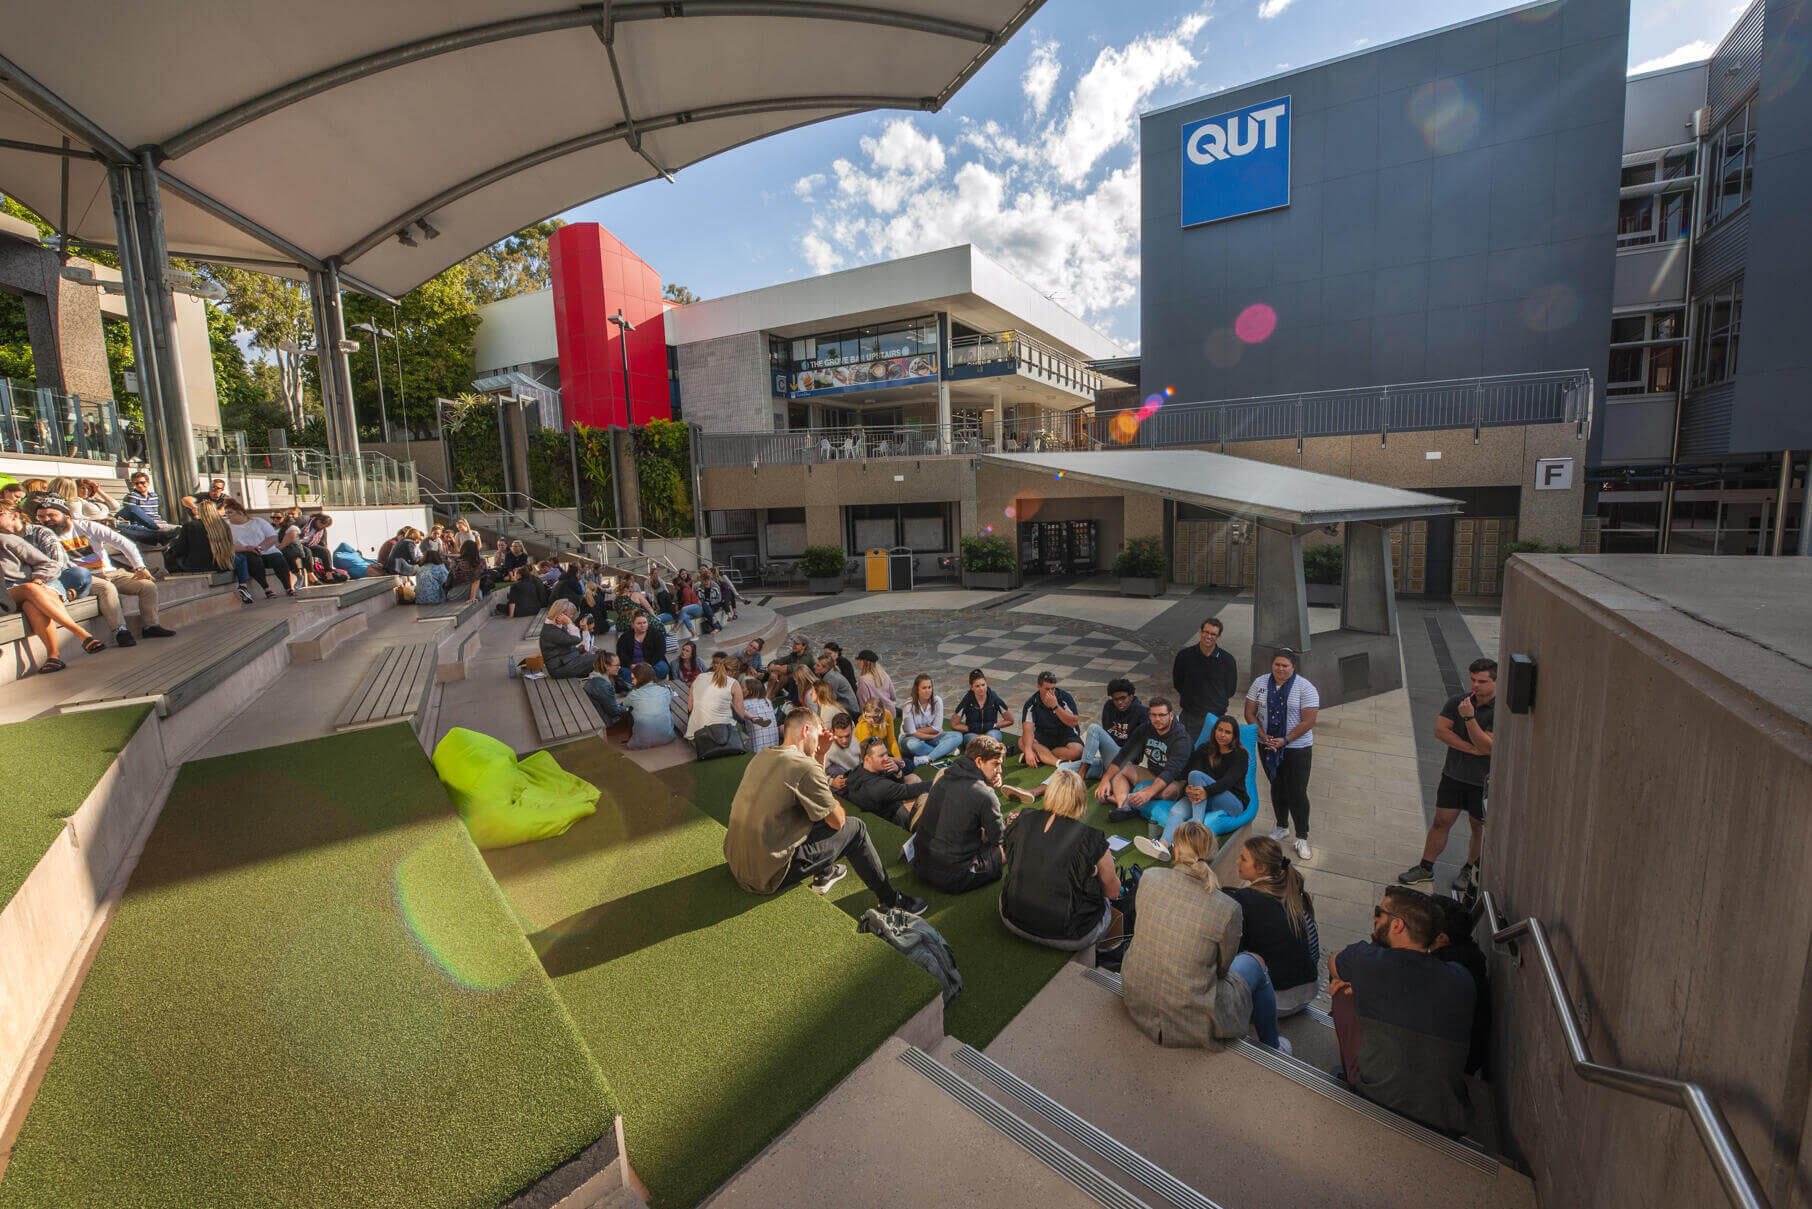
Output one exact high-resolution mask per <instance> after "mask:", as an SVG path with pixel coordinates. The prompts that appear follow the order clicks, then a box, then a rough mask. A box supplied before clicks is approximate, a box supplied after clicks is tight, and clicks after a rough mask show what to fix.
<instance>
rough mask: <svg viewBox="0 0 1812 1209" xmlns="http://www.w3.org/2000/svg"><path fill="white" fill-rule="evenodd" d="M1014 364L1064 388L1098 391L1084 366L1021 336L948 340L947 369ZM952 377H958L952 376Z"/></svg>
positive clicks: (1092, 375)
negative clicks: (948, 365) (948, 356)
mask: <svg viewBox="0 0 1812 1209" xmlns="http://www.w3.org/2000/svg"><path fill="white" fill-rule="evenodd" d="M1003 362H1012V363H1014V369H1015V371H1016V372H1018V373H1023V374H1029V375H1031V376H1032V377H1035V378H1041V379H1043V380H1044V381H1047V382H1051V383H1053V384H1055V385H1058V386H1064V387H1068V388H1069V389H1071V390H1074V391H1077V392H1078V393H1081V394H1086V395H1089V396H1091V397H1092V396H1093V395H1094V393H1095V392H1096V391H1098V390H1100V389H1101V375H1100V374H1098V373H1096V372H1095V371H1094V370H1092V369H1090V368H1089V367H1088V366H1087V365H1085V364H1083V363H1082V362H1081V361H1078V360H1077V359H1076V358H1074V357H1072V356H1070V355H1069V354H1068V353H1062V352H1058V351H1057V350H1056V349H1054V348H1052V347H1051V346H1050V345H1048V344H1045V343H1043V342H1042V341H1040V340H1036V339H1034V338H1032V337H1031V336H1028V335H1026V334H1025V333H1024V332H1014V331H1006V332H983V333H981V334H979V335H975V336H953V337H951V340H950V369H951V370H953V371H956V370H960V369H961V368H962V367H964V366H970V365H998V364H1001V363H1003ZM953 376H959V377H960V376H962V375H960V374H956V375H953Z"/></svg>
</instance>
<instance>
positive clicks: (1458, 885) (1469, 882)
mask: <svg viewBox="0 0 1812 1209" xmlns="http://www.w3.org/2000/svg"><path fill="white" fill-rule="evenodd" d="M1477 878H1478V870H1476V869H1474V868H1473V867H1472V866H1471V865H1462V866H1461V867H1460V872H1459V874H1458V875H1457V876H1456V877H1455V878H1454V879H1453V889H1454V892H1455V893H1457V894H1466V893H1468V892H1470V891H1471V890H1473V889H1474V888H1476V886H1477Z"/></svg>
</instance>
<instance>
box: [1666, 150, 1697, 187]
mask: <svg viewBox="0 0 1812 1209" xmlns="http://www.w3.org/2000/svg"><path fill="white" fill-rule="evenodd" d="M1693 159H1694V154H1693V152H1691V151H1681V152H1678V153H1675V154H1670V155H1668V156H1667V157H1666V158H1665V159H1663V160H1662V161H1661V179H1662V180H1670V181H1671V180H1678V179H1680V178H1681V177H1683V176H1691V175H1692V169H1693Z"/></svg>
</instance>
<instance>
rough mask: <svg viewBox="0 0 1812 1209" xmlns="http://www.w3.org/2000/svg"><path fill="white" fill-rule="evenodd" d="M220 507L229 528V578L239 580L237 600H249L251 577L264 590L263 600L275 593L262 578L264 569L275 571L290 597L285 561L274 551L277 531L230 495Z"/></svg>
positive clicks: (244, 601)
mask: <svg viewBox="0 0 1812 1209" xmlns="http://www.w3.org/2000/svg"><path fill="white" fill-rule="evenodd" d="M220 510H221V512H222V513H223V514H224V515H225V516H226V523H227V528H229V529H231V530H232V531H233V578H234V579H235V580H237V581H238V583H239V602H240V603H241V604H251V603H252V589H251V585H250V581H251V580H254V579H255V580H257V581H258V586H259V587H260V588H263V589H264V598H265V599H266V600H269V599H270V598H271V597H273V596H275V595H276V593H275V592H273V591H271V586H270V583H269V582H268V581H267V580H266V579H265V577H264V573H265V572H266V571H275V572H276V573H277V578H278V579H280V580H282V581H283V590H284V591H285V592H287V593H289V594H290V595H291V596H294V595H295V594H296V589H295V586H294V585H293V584H292V583H291V582H290V571H289V563H288V562H286V561H285V560H284V558H283V556H282V555H281V554H279V553H277V531H276V530H275V529H273V528H271V523H270V522H269V521H267V520H265V519H264V518H263V517H261V516H252V515H250V514H248V513H247V512H246V510H245V506H244V505H243V504H241V503H240V502H239V501H238V500H236V499H233V498H232V497H231V496H228V497H226V498H224V499H222V500H221V501H220Z"/></svg>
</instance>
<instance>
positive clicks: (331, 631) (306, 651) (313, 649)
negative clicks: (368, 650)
mask: <svg viewBox="0 0 1812 1209" xmlns="http://www.w3.org/2000/svg"><path fill="white" fill-rule="evenodd" d="M364 632H365V614H363V613H348V614H347V615H346V616H344V617H342V618H340V619H339V620H337V621H335V622H334V623H333V624H332V625H330V626H328V627H327V628H326V629H324V630H320V631H318V632H316V633H315V635H314V636H313V637H312V638H298V639H297V640H296V641H294V642H292V643H290V644H289V658H290V662H291V663H319V662H321V661H322V660H323V659H326V658H327V657H328V656H329V655H331V654H333V653H334V651H335V650H336V649H338V647H339V645H340V644H341V643H342V642H345V641H346V640H347V639H348V638H351V637H352V636H353V635H354V634H362V633H364Z"/></svg>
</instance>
